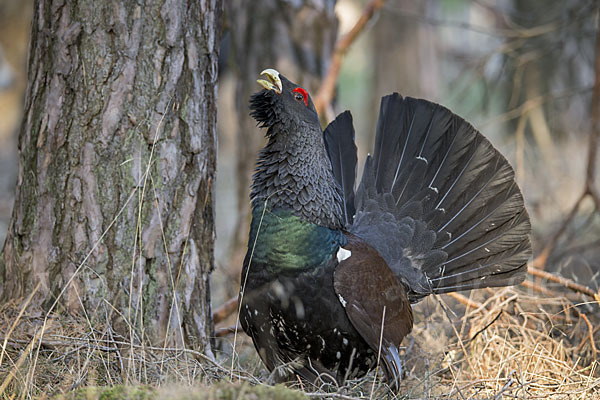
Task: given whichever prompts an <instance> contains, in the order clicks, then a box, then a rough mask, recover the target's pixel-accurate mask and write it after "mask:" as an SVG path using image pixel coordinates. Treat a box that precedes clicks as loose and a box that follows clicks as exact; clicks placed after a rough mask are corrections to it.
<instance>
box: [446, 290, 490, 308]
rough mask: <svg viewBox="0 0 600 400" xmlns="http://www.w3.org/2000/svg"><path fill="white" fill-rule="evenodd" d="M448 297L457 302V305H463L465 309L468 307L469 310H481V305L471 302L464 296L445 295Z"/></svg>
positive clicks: (457, 294)
mask: <svg viewBox="0 0 600 400" xmlns="http://www.w3.org/2000/svg"><path fill="white" fill-rule="evenodd" d="M447 295H448V296H450V297H452V298H453V299H454V300H456V301H458V302H459V303H461V304H462V305H464V306H465V307H470V308H483V304H481V303H479V302H477V301H475V300H471V299H469V298H467V297H465V296H463V295H462V294H460V293H447Z"/></svg>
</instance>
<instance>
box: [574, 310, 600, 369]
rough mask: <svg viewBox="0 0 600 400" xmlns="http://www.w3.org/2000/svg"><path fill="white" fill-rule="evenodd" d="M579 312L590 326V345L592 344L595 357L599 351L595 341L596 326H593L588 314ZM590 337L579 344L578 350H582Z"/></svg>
mask: <svg viewBox="0 0 600 400" xmlns="http://www.w3.org/2000/svg"><path fill="white" fill-rule="evenodd" d="M578 312H579V316H580V317H581V318H582V319H583V320H584V321H585V323H586V325H587V327H588V337H589V339H590V345H591V346H592V352H593V353H594V359H595V358H596V354H597V353H598V350H597V349H596V344H595V343H594V328H593V327H592V324H591V323H590V320H589V319H588V317H587V315H585V314H584V313H582V312H580V311H578ZM587 339H588V338H585V339H583V340H582V341H581V343H580V344H579V346H578V347H577V351H579V350H581V348H582V347H583V345H584V344H585V342H587Z"/></svg>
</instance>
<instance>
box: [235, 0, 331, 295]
mask: <svg viewBox="0 0 600 400" xmlns="http://www.w3.org/2000/svg"><path fill="white" fill-rule="evenodd" d="M227 4H228V5H227V8H226V12H227V21H228V25H229V27H230V29H231V34H232V52H233V58H234V60H233V63H234V67H235V72H236V75H237V82H238V84H237V88H236V109H237V115H238V131H237V136H236V138H237V141H236V145H237V151H236V156H237V159H236V175H237V176H236V177H237V201H238V216H237V224H236V225H237V227H236V229H235V230H234V232H236V233H235V234H234V237H233V239H232V244H231V246H230V248H231V265H232V266H233V267H235V268H234V269H233V270H232V271H231V274H232V277H235V279H239V271H240V269H241V266H242V261H243V257H244V254H245V252H246V248H245V245H246V242H247V240H248V229H249V222H250V202H249V201H250V200H249V197H248V196H249V189H250V182H251V176H252V173H253V171H254V163H255V160H256V156H257V154H258V150H259V149H260V148H261V147H262V145H263V140H264V138H263V135H262V134H261V132H260V130H259V129H257V128H256V121H254V120H253V119H252V118H251V117H250V116H249V115H248V98H249V97H250V95H251V94H252V93H254V92H256V91H257V90H258V89H259V86H258V85H257V83H256V79H257V78H258V77H259V74H260V72H261V71H262V70H264V69H265V68H275V69H277V70H278V71H279V72H280V73H281V74H283V75H285V76H286V77H287V78H289V79H291V80H293V81H294V82H297V83H298V84H299V85H302V86H304V87H305V88H306V89H307V90H309V91H310V93H311V94H312V95H313V96H314V95H315V94H316V91H317V89H318V87H319V84H320V81H321V77H322V76H323V75H324V74H325V73H326V72H327V63H328V62H329V59H330V56H331V53H332V51H333V47H334V45H335V39H336V35H337V19H336V16H335V12H334V6H335V0H301V1H297V2H287V1H281V0H256V1H245V0H231V1H230V2H228V3H227ZM232 289H234V291H233V292H232V293H230V295H235V294H237V288H236V287H234V285H232Z"/></svg>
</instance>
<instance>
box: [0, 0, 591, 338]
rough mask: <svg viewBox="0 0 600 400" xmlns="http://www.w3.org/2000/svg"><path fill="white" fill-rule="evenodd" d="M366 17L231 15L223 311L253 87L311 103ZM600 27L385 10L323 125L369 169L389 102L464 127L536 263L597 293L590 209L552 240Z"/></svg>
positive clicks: (3, 200)
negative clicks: (436, 107) (335, 126)
mask: <svg viewBox="0 0 600 400" xmlns="http://www.w3.org/2000/svg"><path fill="white" fill-rule="evenodd" d="M366 3H368V1H366V0H338V1H337V2H336V1H335V0H257V1H250V0H226V1H225V13H224V25H223V37H222V41H221V56H220V62H219V75H220V78H219V108H218V123H219V132H218V133H219V146H218V158H217V160H218V164H217V176H218V179H217V194H216V212H217V215H216V229H217V239H216V269H215V272H214V273H213V300H212V302H213V306H214V307H215V308H216V306H218V305H220V304H222V303H224V302H225V301H226V300H227V299H229V298H231V297H233V296H235V295H237V291H238V287H239V285H238V284H233V283H232V282H237V281H238V280H239V271H240V269H241V264H242V258H243V256H244V253H245V250H246V240H247V224H248V203H249V199H248V188H249V185H250V176H251V173H252V170H253V168H254V159H255V157H256V152H257V150H258V149H259V148H260V146H261V143H262V141H263V134H262V133H261V131H260V130H259V129H258V128H256V127H255V124H254V122H253V121H252V120H250V119H249V117H248V115H247V114H248V110H247V104H248V97H249V95H250V94H251V93H252V92H254V91H256V90H258V85H257V84H256V79H257V78H258V75H259V73H260V71H262V70H263V69H265V68H276V69H277V70H278V71H280V72H281V73H282V74H283V75H285V76H287V77H288V78H290V79H292V80H294V81H296V82H298V83H299V84H302V85H303V86H304V87H306V88H308V89H309V92H310V93H311V94H312V96H313V98H314V97H315V95H316V93H317V90H318V89H319V87H320V85H321V80H322V78H323V76H324V75H325V74H326V72H327V68H328V65H329V61H330V55H331V53H332V51H333V49H334V46H335V42H336V38H339V37H340V36H341V35H343V34H344V33H345V32H348V31H349V30H350V29H351V27H352V26H353V25H354V23H355V22H356V20H357V19H359V17H360V15H361V13H362V12H363V8H364V7H365V4H366ZM32 6H33V4H32V1H31V0H0V244H2V243H3V242H4V238H5V235H6V230H7V227H8V222H9V219H10V213H11V209H12V203H13V198H14V188H15V180H16V176H17V160H18V154H17V135H18V132H19V126H20V123H21V112H22V104H23V96H24V91H25V88H26V85H27V82H26V70H27V62H26V55H27V44H28V37H29V30H30V19H31V13H32ZM597 26H598V2H597V1H594V0H569V1H564V0H544V1H538V0H470V1H468V0H388V1H386V2H385V3H384V5H383V7H381V8H380V9H379V10H377V11H376V13H375V15H374V16H373V18H371V19H370V20H369V22H368V23H367V25H366V27H365V28H364V30H363V31H362V32H361V34H360V35H359V37H358V39H357V40H356V41H355V42H354V43H353V45H352V46H351V47H350V49H349V51H348V53H347V54H346V55H345V58H344V61H343V64H342V68H341V72H340V75H339V79H338V86H337V90H336V93H335V97H334V99H333V103H332V106H331V108H328V109H327V110H326V111H325V112H326V116H327V118H328V119H329V120H330V119H332V118H333V117H334V116H335V115H337V114H338V113H339V112H342V111H344V110H346V109H348V110H351V112H352V114H353V117H354V124H355V128H356V134H357V142H358V143H357V145H358V147H359V165H361V164H362V161H361V160H362V159H364V157H365V155H366V154H367V153H368V152H370V151H372V146H373V144H372V143H373V139H374V132H375V123H376V120H377V115H378V108H379V101H380V98H381V96H383V95H386V94H389V93H391V92H394V91H397V92H399V93H400V94H402V95H405V96H413V97H420V98H426V99H429V100H432V101H435V102H438V103H441V104H443V105H445V106H446V107H448V108H450V109H451V110H452V111H454V112H455V113H457V114H459V115H461V116H462V117H464V118H465V119H467V120H468V121H469V122H471V123H472V124H473V125H474V126H475V127H476V128H477V129H478V130H480V131H481V132H482V133H484V134H485V135H486V136H487V137H488V138H489V139H490V140H491V142H492V143H493V144H494V145H495V146H496V147H497V148H499V149H500V150H501V151H502V153H503V154H504V155H505V156H506V157H507V158H508V159H509V161H510V162H511V164H512V165H513V166H514V168H515V170H516V175H517V181H518V183H519V185H520V186H521V188H522V191H523V194H524V197H525V200H526V204H527V207H528V210H529V213H530V216H531V218H532V225H533V238H532V239H533V243H534V256H535V255H538V254H540V252H541V251H542V250H543V249H544V248H546V246H547V245H548V243H552V244H553V245H552V251H551V252H549V254H548V258H547V261H546V262H545V265H544V266H545V268H546V270H548V271H552V272H556V273H558V274H560V275H562V276H565V277H567V278H570V279H572V280H574V281H575V282H579V283H583V284H585V285H586V286H588V287H590V288H591V289H593V290H594V291H598V289H599V288H600V268H599V260H600V220H599V216H598V212H597V211H598V210H597V208H596V204H594V201H593V199H592V198H586V199H585V200H584V201H583V202H581V204H580V206H579V207H578V209H577V210H576V211H575V212H574V213H573V219H572V220H571V221H570V223H569V224H568V225H566V227H565V230H564V231H562V234H561V235H560V237H558V236H555V234H556V232H557V231H559V230H561V229H560V228H561V225H562V222H563V221H564V220H565V217H566V216H568V215H569V213H571V211H572V209H573V206H574V204H576V203H577V201H578V199H579V198H580V197H581V193H582V191H583V190H584V187H585V184H586V168H587V161H588V150H589V137H590V132H591V131H592V118H591V110H592V89H593V86H594V56H595V46H596V35H597V31H598V28H597ZM360 173H361V171H360V170H359V174H360ZM359 176H360V175H359ZM598 183H600V182H598V179H597V178H596V182H595V184H596V185H598ZM555 237H556V239H554V238H555ZM554 242H555V243H554ZM596 311H597V307H596ZM596 332H597V330H595V331H594V332H593V333H592V335H593V334H595V333H596ZM594 350H595V349H594Z"/></svg>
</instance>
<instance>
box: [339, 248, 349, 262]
mask: <svg viewBox="0 0 600 400" xmlns="http://www.w3.org/2000/svg"><path fill="white" fill-rule="evenodd" d="M351 255H352V252H351V251H350V250H346V249H345V248H343V247H340V249H339V250H338V252H337V259H338V262H342V261H344V260H345V259H347V258H350V256H351Z"/></svg>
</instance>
